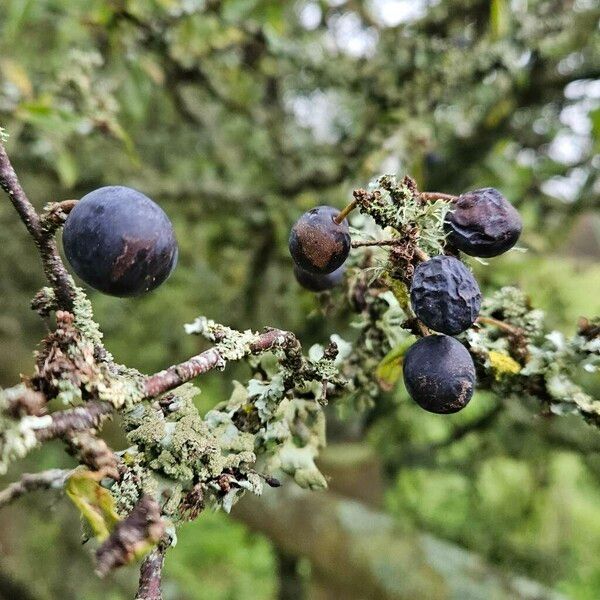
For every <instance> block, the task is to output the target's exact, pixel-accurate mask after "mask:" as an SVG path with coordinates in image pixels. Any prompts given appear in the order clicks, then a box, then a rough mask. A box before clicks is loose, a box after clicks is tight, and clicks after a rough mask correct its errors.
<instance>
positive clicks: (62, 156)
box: [54, 150, 78, 189]
mask: <svg viewBox="0 0 600 600" xmlns="http://www.w3.org/2000/svg"><path fill="white" fill-rule="evenodd" d="M54 168H55V170H56V173H57V175H58V178H59V179H60V182H61V183H62V184H63V186H64V187H66V188H67V189H70V188H72V187H73V186H74V185H75V183H77V174H78V173H77V162H76V161H75V157H74V156H73V155H72V154H71V153H70V152H68V151H67V150H61V151H60V152H59V153H58V155H57V156H56V160H55V161H54Z"/></svg>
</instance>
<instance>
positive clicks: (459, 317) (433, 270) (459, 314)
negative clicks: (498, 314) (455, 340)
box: [410, 255, 481, 335]
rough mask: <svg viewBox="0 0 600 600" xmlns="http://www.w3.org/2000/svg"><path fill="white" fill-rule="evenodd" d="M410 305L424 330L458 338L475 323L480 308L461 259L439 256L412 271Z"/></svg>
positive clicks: (476, 291) (478, 295)
mask: <svg viewBox="0 0 600 600" xmlns="http://www.w3.org/2000/svg"><path fill="white" fill-rule="evenodd" d="M410 302H411V305H412V308H413V310H414V311H415V314H416V315H417V317H418V318H419V319H420V320H421V321H422V322H423V323H425V325H427V327H430V328H431V329H433V330H434V331H438V332H440V333H445V334H446V335H457V334H459V333H460V332H461V331H465V329H468V328H469V327H470V326H471V325H472V324H473V323H474V322H475V319H476V318H477V316H478V314H479V309H480V308H481V292H480V290H479V286H478V285H477V281H475V277H473V275H472V273H471V271H469V269H468V268H467V267H466V266H465V265H464V264H463V263H462V262H461V261H460V260H458V259H456V258H454V257H452V256H444V255H441V256H435V257H434V258H431V259H429V260H427V261H425V262H422V263H421V264H420V265H419V266H418V267H417V268H416V269H415V272H414V275H413V279H412V284H411V288H410Z"/></svg>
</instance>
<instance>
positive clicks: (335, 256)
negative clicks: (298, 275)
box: [289, 206, 350, 274]
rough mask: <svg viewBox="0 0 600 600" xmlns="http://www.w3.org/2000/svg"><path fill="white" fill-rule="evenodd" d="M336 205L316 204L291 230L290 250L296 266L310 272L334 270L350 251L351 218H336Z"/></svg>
mask: <svg viewBox="0 0 600 600" xmlns="http://www.w3.org/2000/svg"><path fill="white" fill-rule="evenodd" d="M337 215H339V211H338V210H337V208H334V207H333V206H317V207H315V208H312V209H311V210H309V211H307V212H305V213H304V214H303V215H302V216H301V217H300V218H299V219H298V220H297V221H296V223H295V224H294V226H293V227H292V231H291V233H290V240H289V249H290V254H291V255H292V258H293V259H294V262H295V263H296V265H298V266H299V267H300V268H301V269H304V270H305V271H309V272H310V273H317V274H324V273H332V272H333V271H335V270H336V269H338V268H339V267H341V266H342V264H344V261H345V260H346V258H348V254H349V253H350V232H349V229H348V221H347V220H346V219H344V220H343V221H342V222H341V223H340V224H338V223H336V222H335V221H334V219H335V217H337Z"/></svg>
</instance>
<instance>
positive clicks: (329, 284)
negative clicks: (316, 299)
mask: <svg viewBox="0 0 600 600" xmlns="http://www.w3.org/2000/svg"><path fill="white" fill-rule="evenodd" d="M345 270H346V266H345V265H342V266H341V267H340V268H339V269H336V270H335V271H333V272H332V273H324V274H319V273H311V272H310V271H305V270H304V269H302V268H300V267H299V266H298V265H296V264H295V265H294V275H295V276H296V280H297V281H298V283H299V284H300V285H301V286H302V287H303V288H305V289H307V290H310V291H311V292H324V291H325V290H330V289H331V288H334V287H336V286H337V285H339V284H340V283H341V282H342V280H343V279H344V271H345Z"/></svg>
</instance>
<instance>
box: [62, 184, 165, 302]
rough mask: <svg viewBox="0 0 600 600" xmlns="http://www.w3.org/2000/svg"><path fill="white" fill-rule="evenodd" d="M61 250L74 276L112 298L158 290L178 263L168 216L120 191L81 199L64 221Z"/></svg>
mask: <svg viewBox="0 0 600 600" xmlns="http://www.w3.org/2000/svg"><path fill="white" fill-rule="evenodd" d="M63 245H64V249H65V255H66V257H67V260H68V261H69V263H70V264H71V266H72V267H73V270H74V271H75V273H77V275H79V277H81V279H83V281H85V282H86V283H87V284H88V285H90V286H91V287H93V288H96V289H97V290H100V291H101V292H104V293H105V294H111V295H113V296H136V295H138V294H142V293H144V292H148V291H150V290H152V289H154V288H156V287H157V286H159V285H160V284H161V283H162V282H163V281H165V279H166V278H167V277H168V276H169V275H170V273H171V271H172V270H173V268H174V267H175V264H176V262H177V241H176V239H175V233H174V231H173V226H172V225H171V221H169V218H168V217H167V215H166V214H165V213H164V212H163V210H162V209H161V208H160V206H158V204H155V203H154V202H153V201H152V200H150V198H148V197H146V196H144V194H142V193H140V192H137V191H135V190H132V189H131V188H127V187H122V186H111V187H103V188H100V189H98V190H95V191H93V192H90V193H89V194H87V195H86V196H84V197H83V198H82V199H81V200H80V201H79V202H78V203H77V204H76V205H75V208H73V210H72V211H71V213H70V214H69V217H68V218H67V221H66V223H65V227H64V232H63Z"/></svg>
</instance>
